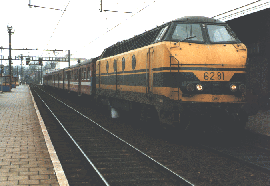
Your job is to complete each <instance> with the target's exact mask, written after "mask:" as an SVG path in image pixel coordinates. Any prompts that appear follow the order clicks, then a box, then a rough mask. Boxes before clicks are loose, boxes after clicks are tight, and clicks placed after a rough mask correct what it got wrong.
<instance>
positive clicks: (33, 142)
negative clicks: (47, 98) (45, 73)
mask: <svg viewBox="0 0 270 186" xmlns="http://www.w3.org/2000/svg"><path fill="white" fill-rule="evenodd" d="M0 185H51V186H56V185H60V186H62V185H68V181H67V179H66V176H65V174H64V171H63V169H62V166H61V164H60V162H59V160H58V157H57V154H56V152H55V150H54V147H53V145H52V142H51V140H50V137H49V135H48V132H47V130H46V127H45V125H44V122H43V120H42V118H41V116H40V113H39V111H38V108H37V106H36V103H35V101H34V99H33V97H32V93H31V91H30V89H29V86H28V85H20V86H18V87H16V88H14V89H12V90H11V92H4V93H0Z"/></svg>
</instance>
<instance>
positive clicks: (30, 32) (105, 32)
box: [0, 0, 269, 68]
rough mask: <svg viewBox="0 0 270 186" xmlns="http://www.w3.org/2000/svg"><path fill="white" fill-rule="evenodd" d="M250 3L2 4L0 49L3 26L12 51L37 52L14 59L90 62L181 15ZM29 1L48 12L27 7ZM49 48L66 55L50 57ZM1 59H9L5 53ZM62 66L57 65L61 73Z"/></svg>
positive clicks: (96, 0)
mask: <svg viewBox="0 0 270 186" xmlns="http://www.w3.org/2000/svg"><path fill="white" fill-rule="evenodd" d="M254 1H256V0H237V1H236V0H226V1H221V0H189V1H187V0H155V1H154V0H133V1H131V0H102V9H103V10H110V11H106V12H104V11H103V12H100V8H101V6H100V2H101V1H100V0H58V1H56V0H30V1H29V0H0V16H1V20H0V23H1V24H0V46H3V47H5V48H8V47H9V37H8V32H7V26H12V31H13V32H14V34H12V37H11V45H12V48H14V49H20V48H28V49H36V48H37V49H38V50H29V51H26V50H24V51H23V50H21V51H12V57H13V58H14V57H15V56H18V55H20V54H23V55H24V56H27V55H29V56H39V57H46V56H50V57H55V56H58V57H64V56H65V55H66V54H67V50H70V51H71V57H72V58H87V59H90V58H93V57H97V56H99V55H100V54H101V53H102V51H103V50H104V49H105V48H106V47H109V46H111V45H113V44H114V43H116V42H118V41H121V40H124V39H129V38H131V37H133V36H134V35H138V34H141V33H142V32H144V31H146V30H150V29H152V28H154V27H156V26H157V25H161V24H163V23H165V22H168V21H171V20H174V19H177V18H180V17H183V16H206V17H213V16H215V15H218V14H221V13H224V12H227V11H230V10H232V9H235V8H238V7H241V6H244V5H246V4H249V3H252V2H254ZM261 1H262V2H268V1H269V0H268V1H267V0H261ZM29 2H30V4H31V5H37V6H42V7H46V8H39V7H36V8H34V7H33V6H32V8H30V7H29V6H28V4H29ZM50 8H54V9H50ZM55 9H60V10H55ZM63 10H66V11H63ZM111 11H118V12H111ZM124 12H132V13H124ZM47 49H49V50H54V49H57V50H64V51H63V52H56V53H55V54H54V53H52V52H49V51H45V50H47ZM0 55H1V54H0ZM2 55H3V56H4V57H5V58H7V57H8V50H3V51H2ZM23 63H24V64H25V61H24V62H23ZM3 64H5V65H7V64H8V62H7V61H3ZM13 65H20V61H13ZM66 66H67V63H61V68H63V67H66Z"/></svg>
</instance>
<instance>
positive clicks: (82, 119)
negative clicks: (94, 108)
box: [31, 86, 193, 185]
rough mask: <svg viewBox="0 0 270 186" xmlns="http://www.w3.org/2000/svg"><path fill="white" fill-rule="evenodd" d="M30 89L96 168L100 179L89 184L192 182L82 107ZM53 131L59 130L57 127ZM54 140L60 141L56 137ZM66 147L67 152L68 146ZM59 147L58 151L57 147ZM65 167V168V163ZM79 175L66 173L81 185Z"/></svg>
mask: <svg viewBox="0 0 270 186" xmlns="http://www.w3.org/2000/svg"><path fill="white" fill-rule="evenodd" d="M31 89H32V92H33V95H34V97H35V99H40V100H41V101H42V102H43V106H42V107H47V109H48V110H50V112H51V114H53V115H54V117H55V119H56V120H57V121H58V123H59V124H60V125H61V127H62V128H63V129H64V130H65V131H66V133H67V134H65V135H66V136H68V137H69V138H70V139H71V140H72V141H73V143H74V144H75V145H73V144H72V145H71V146H73V147H72V148H71V150H74V149H75V146H76V147H77V149H79V150H80V151H81V153H82V155H80V157H82V156H84V159H86V160H87V161H88V165H89V166H86V168H85V169H86V170H90V165H91V167H92V170H91V171H92V172H93V169H94V170H95V172H96V174H95V176H97V175H99V177H100V179H97V178H96V179H95V180H90V181H89V182H88V183H87V184H89V183H90V182H91V181H92V182H93V183H94V184H96V185H99V184H100V181H101V180H102V181H103V184H104V185H193V184H192V183H191V182H189V181H188V180H186V179H185V178H183V177H182V176H180V175H179V174H177V173H175V172H173V171H172V170H170V169H169V168H167V167H166V166H164V165H162V164H161V163H160V162H158V161H156V160H154V159H153V158H151V157H150V156H148V155H146V154H145V153H143V152H142V151H140V150H139V149H137V148H136V147H134V146H133V145H131V144H129V143H127V142H126V141H125V140H123V139H121V138H119V137H118V136H117V135H115V134H113V133H112V132H110V131H108V130H107V129H105V128H104V127H102V126H101V125H99V124H98V123H96V122H95V121H93V120H91V119H90V118H88V117H87V116H85V115H83V114H82V113H80V112H79V111H77V110H75V109H73V108H72V107H70V106H68V105H65V104H64V103H63V102H61V101H60V100H59V101H56V100H55V99H54V98H52V97H51V96H50V95H49V94H46V93H45V92H44V91H42V90H41V89H38V88H37V87H36V86H34V87H32V88H31ZM44 105H45V106H44ZM45 123H46V122H45ZM58 128H59V127H58ZM54 130H56V127H54V128H53V127H49V129H48V131H49V134H50V132H52V131H54ZM54 133H58V132H57V131H54ZM61 133H63V132H61ZM50 135H51V134H50ZM58 136H59V135H58ZM61 138H62V137H60V140H61ZM63 139H66V137H65V138H63ZM62 142H63V140H62ZM62 142H60V143H62ZM53 143H54V144H55V143H57V142H55V141H54V140H53ZM62 150H63V149H62ZM64 150H65V151H66V152H67V149H64ZM71 150H68V152H69V151H71ZM56 151H57V152H58V150H57V148H56ZM67 154H69V153H67ZM69 158H70V159H68V158H66V159H67V160H66V161H68V162H69V163H70V162H72V161H75V162H76V160H73V158H72V157H70V156H69ZM60 161H61V158H60ZM61 163H62V161H61ZM63 168H64V170H65V172H66V169H65V166H64V165H63ZM66 168H67V169H70V168H72V166H70V165H67V166H66ZM69 175H70V176H69ZM76 175H78V173H77V174H76ZM76 175H74V174H67V179H68V180H69V182H70V183H73V184H74V185H78V183H79V182H80V180H79V179H80V177H78V176H76ZM81 184H82V185H83V184H85V183H81Z"/></svg>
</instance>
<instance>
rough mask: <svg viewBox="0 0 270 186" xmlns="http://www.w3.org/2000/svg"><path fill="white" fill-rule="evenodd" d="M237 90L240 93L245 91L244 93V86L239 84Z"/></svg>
mask: <svg viewBox="0 0 270 186" xmlns="http://www.w3.org/2000/svg"><path fill="white" fill-rule="evenodd" d="M239 90H240V92H245V91H246V85H244V84H241V85H240V86H239Z"/></svg>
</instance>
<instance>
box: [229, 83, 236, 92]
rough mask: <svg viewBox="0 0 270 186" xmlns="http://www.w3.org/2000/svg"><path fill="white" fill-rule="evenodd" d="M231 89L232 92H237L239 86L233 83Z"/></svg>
mask: <svg viewBox="0 0 270 186" xmlns="http://www.w3.org/2000/svg"><path fill="white" fill-rule="evenodd" d="M230 89H231V91H232V92H235V91H236V90H237V86H236V85H235V84H231V86H230Z"/></svg>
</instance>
